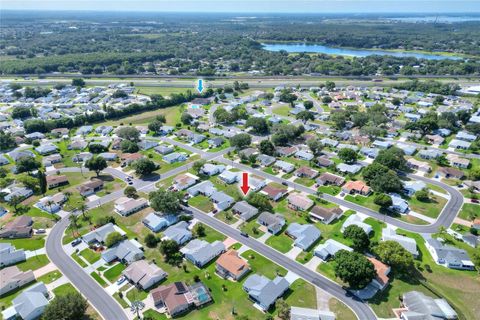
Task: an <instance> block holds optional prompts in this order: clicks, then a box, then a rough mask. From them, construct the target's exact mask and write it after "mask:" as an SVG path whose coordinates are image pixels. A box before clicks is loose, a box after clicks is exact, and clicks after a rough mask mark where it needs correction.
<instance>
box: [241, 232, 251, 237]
mask: <svg viewBox="0 0 480 320" xmlns="http://www.w3.org/2000/svg"><path fill="white" fill-rule="evenodd" d="M240 235H241V236H242V237H245V238H248V237H249V235H248V233H246V232H240Z"/></svg>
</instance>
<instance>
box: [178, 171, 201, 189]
mask: <svg viewBox="0 0 480 320" xmlns="http://www.w3.org/2000/svg"><path fill="white" fill-rule="evenodd" d="M199 179H200V178H199V177H197V176H195V175H193V174H191V173H188V172H187V173H185V174H181V175H178V176H176V177H175V178H174V179H173V188H174V189H175V190H178V191H182V190H185V189H187V188H189V187H191V186H193V185H194V184H195V183H197V181H198V180H199Z"/></svg>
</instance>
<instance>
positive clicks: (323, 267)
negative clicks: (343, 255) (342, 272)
mask: <svg viewBox="0 0 480 320" xmlns="http://www.w3.org/2000/svg"><path fill="white" fill-rule="evenodd" d="M334 265H335V261H333V260H329V261H327V262H322V263H320V264H319V265H318V267H317V271H318V272H320V273H321V274H323V275H324V276H326V277H327V278H329V279H331V280H333V281H336V282H339V281H340V280H339V279H337V277H336V276H335V270H334Z"/></svg>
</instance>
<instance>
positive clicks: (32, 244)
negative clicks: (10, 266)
mask: <svg viewBox="0 0 480 320" xmlns="http://www.w3.org/2000/svg"><path fill="white" fill-rule="evenodd" d="M2 242H3V243H10V244H11V245H13V246H14V247H15V248H16V249H24V250H29V251H33V250H38V249H41V248H43V247H44V246H45V237H44V236H33V237H32V238H27V239H8V240H7V239H2V240H0V243H2Z"/></svg>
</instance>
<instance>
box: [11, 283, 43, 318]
mask: <svg viewBox="0 0 480 320" xmlns="http://www.w3.org/2000/svg"><path fill="white" fill-rule="evenodd" d="M49 298H50V296H49V294H48V290H47V287H46V286H45V284H44V283H43V282H38V283H36V284H34V285H33V286H31V287H29V288H27V289H25V290H23V291H22V293H20V294H19V295H18V296H17V297H16V298H15V299H13V300H12V306H11V307H9V308H7V309H5V310H4V311H2V316H3V319H5V320H13V319H18V318H20V319H23V320H34V319H38V318H40V316H41V315H42V314H43V312H44V311H45V308H46V307H47V305H48V299H49Z"/></svg>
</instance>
